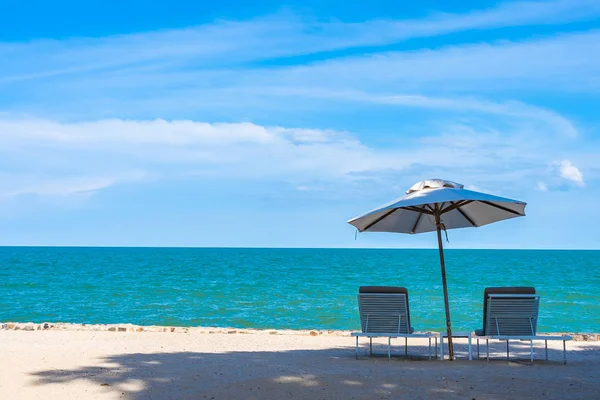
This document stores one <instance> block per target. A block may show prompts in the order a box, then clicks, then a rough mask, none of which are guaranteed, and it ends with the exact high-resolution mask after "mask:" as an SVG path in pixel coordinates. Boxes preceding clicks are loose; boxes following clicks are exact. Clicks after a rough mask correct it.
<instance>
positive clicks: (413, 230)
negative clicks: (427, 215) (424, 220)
mask: <svg viewBox="0 0 600 400" xmlns="http://www.w3.org/2000/svg"><path fill="white" fill-rule="evenodd" d="M422 216H423V213H422V212H421V213H419V216H418V217H417V220H416V221H415V224H414V225H413V227H412V229H411V230H410V233H415V231H416V230H417V225H419V222H421V217H422Z"/></svg>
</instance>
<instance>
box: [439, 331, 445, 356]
mask: <svg viewBox="0 0 600 400" xmlns="http://www.w3.org/2000/svg"><path fill="white" fill-rule="evenodd" d="M440 359H441V360H443V359H444V335H443V334H442V333H440Z"/></svg>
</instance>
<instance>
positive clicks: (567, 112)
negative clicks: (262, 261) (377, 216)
mask: <svg viewBox="0 0 600 400" xmlns="http://www.w3.org/2000/svg"><path fill="white" fill-rule="evenodd" d="M400 3H402V2H400ZM404 3H410V4H399V2H396V1H370V2H368V3H366V2H362V3H359V2H351V3H350V4H349V3H347V2H342V1H330V2H316V1H315V2H312V1H303V2H296V3H295V2H285V3H283V2H274V1H258V2H253V3H252V5H249V3H248V2H242V1H232V2H224V3H223V4H218V3H217V2H210V3H208V2H196V1H189V2H186V1H179V2H149V1H144V2H142V1H129V2H117V1H89V2H75V1H54V2H46V1H44V2H42V1H11V0H8V1H7V0H0V5H1V6H2V10H3V12H2V14H0V144H1V146H0V206H1V207H0V237H1V238H2V239H1V240H0V244H2V245H124V246H140V245H141V246H266V247H271V246H273V247H288V246H289V247H298V246H300V247H329V246H332V247H435V237H434V235H430V234H424V235H416V236H406V235H386V234H361V235H359V236H358V239H357V240H355V238H354V231H353V228H352V227H351V226H350V225H347V224H346V221H347V220H348V219H350V218H351V217H354V216H355V215H357V214H361V213H362V212H364V211H367V210H369V209H372V208H373V207H375V206H377V205H379V204H382V203H384V202H387V201H389V200H391V199H393V198H395V197H398V196H400V195H401V194H403V192H404V190H406V189H407V188H408V187H410V186H411V185H412V184H413V183H415V182H417V181H419V180H422V179H427V178H444V179H449V180H453V181H457V182H460V183H463V184H465V186H466V187H468V188H472V189H476V190H482V191H486V192H490V193H493V194H498V195H502V196H505V197H512V198H516V199H519V200H524V201H527V202H528V204H529V205H528V207H527V210H526V211H527V214H528V215H527V217H525V218H520V219H515V220H510V221H505V222H501V223H498V224H495V225H491V226H486V227H482V228H479V229H465V230H455V231H451V232H450V243H449V244H448V247H450V248H452V247H455V248H464V247H473V248H593V249H598V248H600V240H599V239H598V233H597V227H598V226H600V215H599V214H598V212H596V210H597V209H598V199H600V189H599V185H598V184H599V182H600V179H599V176H600V157H599V155H600V137H599V136H600V134H599V132H600V114H599V113H598V110H599V109H600V44H599V43H600V3H599V2H598V1H596V0H568V1H565V0H555V1H528V2H519V1H515V2H491V1H477V2H475V1H460V2H458V1H455V2H449V1H444V2H442V1H438V2H436V1H425V2H418V4H417V2H404Z"/></svg>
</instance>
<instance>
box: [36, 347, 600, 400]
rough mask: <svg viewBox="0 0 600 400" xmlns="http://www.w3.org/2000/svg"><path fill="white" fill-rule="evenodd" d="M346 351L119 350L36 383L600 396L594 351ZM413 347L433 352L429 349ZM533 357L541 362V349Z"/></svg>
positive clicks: (198, 395) (220, 394)
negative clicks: (445, 355) (472, 357)
mask: <svg viewBox="0 0 600 400" xmlns="http://www.w3.org/2000/svg"><path fill="white" fill-rule="evenodd" d="M350 349H351V348H350V347H348V348H331V349H326V350H293V351H281V352H264V351H263V352H224V353H223V352H221V353H201V352H193V351H190V352H176V353H164V352H160V351H157V352H154V353H147V354H139V353H137V354H119V355H113V356H108V357H105V358H102V359H98V360H97V362H95V363H94V365H87V366H80V367H78V368H76V369H72V370H46V371H39V372H36V373H34V374H33V378H34V379H33V384H34V385H52V384H64V383H68V382H72V381H77V380H84V381H88V382H90V383H92V384H93V385H98V387H99V388H100V389H101V390H102V391H106V393H107V394H109V393H110V394H112V395H117V396H118V397H120V398H126V399H238V398H239V399H439V398H443V399H469V400H470V399H477V400H485V399H494V400H496V399H497V400H500V399H595V398H598V393H600V380H598V379H597V368H598V367H599V366H600V365H599V364H600V363H599V361H598V347H593V346H590V347H589V348H587V347H583V346H578V348H577V350H572V351H571V352H570V353H571V354H570V356H571V359H572V360H573V361H571V362H570V363H569V364H568V365H567V366H564V365H562V354H560V352H558V351H556V350H553V351H552V353H551V356H552V357H551V359H552V360H553V361H543V360H542V361H537V360H536V363H535V365H533V366H530V365H528V357H529V356H528V351H529V345H528V344H521V343H515V344H514V345H511V349H512V351H513V353H512V354H511V355H514V356H519V357H520V358H522V359H523V360H525V361H523V362H507V361H506V360H505V359H504V360H503V359H502V354H505V353H503V352H504V349H505V346H504V344H503V343H496V344H494V345H493V349H492V350H493V352H492V354H493V355H494V356H495V357H498V358H496V359H494V360H492V361H491V362H490V363H487V362H486V361H484V360H479V361H471V362H469V361H466V360H464V359H459V360H456V361H453V362H448V361H436V360H433V361H427V360H426V357H422V356H415V355H413V356H409V357H404V356H398V353H401V354H403V352H404V351H403V346H398V347H395V349H394V350H395V353H394V354H395V356H394V357H392V360H391V361H388V359H387V355H386V354H385V351H386V350H385V348H384V346H382V345H381V344H378V346H376V347H375V349H374V350H376V351H377V352H378V354H377V355H375V356H373V357H368V356H367V354H366V349H365V347H364V346H363V347H361V357H360V358H359V359H358V360H356V359H355V353H354V351H350ZM464 349H465V346H463V347H461V348H460V349H459V352H460V351H462V352H463V353H462V354H463V355H464ZM409 351H410V354H425V355H426V354H427V348H426V347H425V348H416V349H415V347H412V348H410V350H409ZM575 352H577V353H581V354H573V353H575ZM536 357H538V358H541V359H543V350H542V352H541V353H540V352H539V349H538V353H537V354H536Z"/></svg>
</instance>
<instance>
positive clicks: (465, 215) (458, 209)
mask: <svg viewBox="0 0 600 400" xmlns="http://www.w3.org/2000/svg"><path fill="white" fill-rule="evenodd" d="M456 211H458V212H459V213H460V215H462V216H463V217H465V219H466V220H467V221H469V223H470V224H471V225H473V226H477V225H475V222H474V221H473V220H472V219H471V218H470V217H469V216H468V215H467V213H465V212H464V211H463V210H461V208H460V207H457V208H456Z"/></svg>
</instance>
